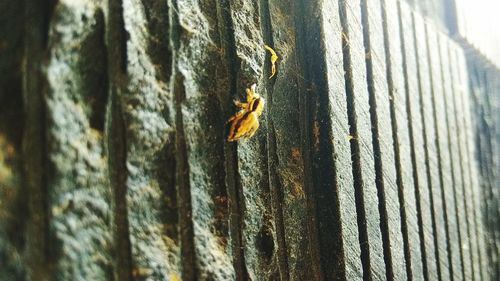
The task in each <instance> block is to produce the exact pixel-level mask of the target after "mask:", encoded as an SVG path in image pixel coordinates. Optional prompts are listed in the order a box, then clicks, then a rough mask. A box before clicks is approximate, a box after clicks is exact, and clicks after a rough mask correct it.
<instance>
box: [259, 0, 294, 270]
mask: <svg viewBox="0 0 500 281" xmlns="http://www.w3.org/2000/svg"><path fill="white" fill-rule="evenodd" d="M259 4H260V20H261V21H262V36H263V39H264V43H265V44H267V45H269V46H270V47H274V42H273V36H272V35H273V28H272V23H271V14H270V11H269V2H268V0H260V2H259ZM266 57H267V54H266ZM266 61H267V60H266ZM267 69H269V68H267ZM266 74H267V73H266ZM265 76H266V77H268V76H267V75H265ZM265 79H266V78H265ZM274 81H275V79H273V80H271V81H268V82H266V84H265V88H266V91H267V112H272V110H273V87H274ZM266 121H267V138H266V141H267V161H268V163H267V165H268V166H267V167H268V177H269V188H270V191H271V202H272V206H273V210H274V218H275V220H276V236H277V237H276V240H277V244H278V249H277V251H278V266H279V272H280V277H281V280H289V278H290V269H289V267H288V255H287V251H288V250H287V249H288V247H287V243H286V239H285V235H286V234H285V223H284V217H283V208H282V205H283V187H282V185H281V182H280V180H279V176H278V174H277V173H276V169H278V165H277V163H278V155H277V149H276V134H275V130H274V123H273V120H272V115H271V114H268V116H267V117H266Z"/></svg>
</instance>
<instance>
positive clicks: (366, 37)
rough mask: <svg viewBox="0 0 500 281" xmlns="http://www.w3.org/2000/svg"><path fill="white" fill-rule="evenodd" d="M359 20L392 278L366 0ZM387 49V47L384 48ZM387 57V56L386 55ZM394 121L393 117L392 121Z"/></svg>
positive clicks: (384, 237) (386, 257) (388, 269)
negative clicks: (361, 30)
mask: <svg viewBox="0 0 500 281" xmlns="http://www.w3.org/2000/svg"><path fill="white" fill-rule="evenodd" d="M361 20H362V25H363V41H364V42H363V43H364V47H365V54H366V58H365V65H366V80H367V81H366V82H367V84H368V94H369V98H368V102H369V104H370V120H371V129H372V145H373V153H374V159H375V184H376V186H377V195H378V202H379V206H378V209H379V213H380V231H381V234H382V242H383V250H384V262H385V269H386V278H387V280H393V279H394V272H393V268H392V253H391V242H390V240H389V225H388V215H387V208H386V198H385V192H384V188H385V183H384V175H383V168H382V165H383V164H382V156H381V154H382V152H381V148H380V140H379V138H378V136H379V128H378V116H377V100H376V97H375V95H376V93H375V88H374V83H375V81H374V78H373V71H374V70H373V63H372V56H371V42H370V40H371V39H370V31H369V29H370V27H369V21H368V4H367V2H366V1H361ZM386 50H387V48H386ZM386 59H387V57H386ZM392 122H394V119H393V121H392Z"/></svg>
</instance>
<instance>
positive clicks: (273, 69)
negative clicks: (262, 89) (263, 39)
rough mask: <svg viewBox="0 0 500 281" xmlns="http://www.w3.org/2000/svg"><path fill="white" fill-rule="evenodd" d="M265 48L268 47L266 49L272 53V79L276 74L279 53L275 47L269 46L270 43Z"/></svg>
mask: <svg viewBox="0 0 500 281" xmlns="http://www.w3.org/2000/svg"><path fill="white" fill-rule="evenodd" d="M264 48H266V50H268V51H269V53H271V76H269V79H271V78H272V77H273V76H274V75H275V74H276V62H277V61H278V55H277V54H276V52H275V51H274V50H273V48H271V47H269V46H268V45H264Z"/></svg>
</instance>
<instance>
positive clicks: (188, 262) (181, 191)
mask: <svg viewBox="0 0 500 281" xmlns="http://www.w3.org/2000/svg"><path fill="white" fill-rule="evenodd" d="M176 11H177V1H174V0H170V1H169V16H170V23H171V24H170V32H169V34H170V48H171V50H172V56H173V57H172V77H171V79H170V83H171V89H172V92H173V96H174V109H175V163H176V166H175V169H176V171H175V183H176V184H175V186H176V190H177V207H178V214H179V228H178V229H179V241H180V254H181V261H180V263H181V269H182V279H183V280H196V279H197V277H198V276H197V270H196V256H195V249H194V229H193V221H192V216H191V212H192V207H191V185H190V179H189V163H188V155H187V153H188V151H187V146H186V139H185V134H184V122H183V117H182V107H183V103H184V101H185V99H186V96H185V94H186V93H185V88H184V78H183V77H182V74H181V73H180V72H179V70H178V69H177V61H176V60H177V58H176V55H177V53H176V50H178V49H179V47H180V34H179V33H180V26H179V24H180V23H179V16H178V14H177V12H176Z"/></svg>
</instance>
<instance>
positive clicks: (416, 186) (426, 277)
mask: <svg viewBox="0 0 500 281" xmlns="http://www.w3.org/2000/svg"><path fill="white" fill-rule="evenodd" d="M401 17H402V13H401V3H399V2H398V22H399V36H400V38H401V53H402V59H403V76H404V82H405V96H406V113H407V116H408V124H407V125H408V131H409V138H410V149H411V150H410V157H411V164H412V175H413V186H414V189H415V201H416V204H417V206H416V207H417V223H418V236H419V238H420V252H421V255H422V257H421V260H422V270H423V275H424V276H423V277H424V280H425V281H428V280H429V272H428V265H427V251H426V249H425V238H424V228H423V219H422V206H421V204H420V202H421V198H420V183H419V182H420V181H419V178H418V171H417V169H416V167H417V156H416V154H415V141H414V132H413V123H412V119H413V118H412V110H411V105H410V89H409V88H410V86H409V82H408V79H409V78H408V64H407V61H406V53H407V51H406V45H405V40H404V35H403V22H402V18H401ZM417 72H418V69H417ZM408 251H409V249H408ZM407 265H408V264H407ZM408 276H410V275H408ZM412 278H413V276H412Z"/></svg>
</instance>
